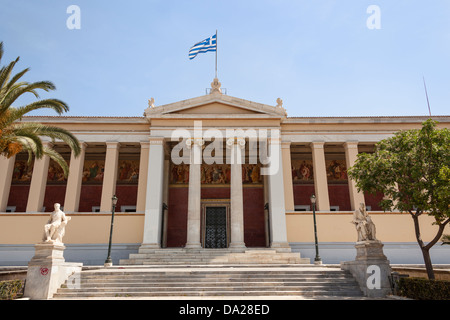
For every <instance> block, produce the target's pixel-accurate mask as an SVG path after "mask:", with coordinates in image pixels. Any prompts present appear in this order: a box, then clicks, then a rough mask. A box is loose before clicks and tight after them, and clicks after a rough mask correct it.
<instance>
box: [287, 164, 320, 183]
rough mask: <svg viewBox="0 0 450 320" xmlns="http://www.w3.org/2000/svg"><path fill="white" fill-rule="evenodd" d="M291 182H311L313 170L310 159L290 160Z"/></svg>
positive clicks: (312, 180)
mask: <svg viewBox="0 0 450 320" xmlns="http://www.w3.org/2000/svg"><path fill="white" fill-rule="evenodd" d="M291 166H292V182H293V183H297V184H300V183H313V182H314V171H313V163H312V160H292V161H291Z"/></svg>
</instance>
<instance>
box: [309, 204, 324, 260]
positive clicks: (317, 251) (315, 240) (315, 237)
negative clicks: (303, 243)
mask: <svg viewBox="0 0 450 320" xmlns="http://www.w3.org/2000/svg"><path fill="white" fill-rule="evenodd" d="M311 203H312V207H313V217H314V242H315V246H316V257H315V258H314V264H322V259H320V256H319V243H318V242H317V226H316V196H315V195H312V196H311Z"/></svg>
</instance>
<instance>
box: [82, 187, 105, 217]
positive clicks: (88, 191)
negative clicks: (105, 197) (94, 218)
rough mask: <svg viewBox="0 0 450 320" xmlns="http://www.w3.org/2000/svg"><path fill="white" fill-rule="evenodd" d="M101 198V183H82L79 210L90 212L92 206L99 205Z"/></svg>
mask: <svg viewBox="0 0 450 320" xmlns="http://www.w3.org/2000/svg"><path fill="white" fill-rule="evenodd" d="M101 198H102V186H101V185H82V186H81V194H80V205H79V207H78V211H79V212H92V207H94V206H97V207H98V206H100V201H101Z"/></svg>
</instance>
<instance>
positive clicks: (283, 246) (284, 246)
mask: <svg viewBox="0 0 450 320" xmlns="http://www.w3.org/2000/svg"><path fill="white" fill-rule="evenodd" d="M270 248H272V249H275V250H276V251H277V252H291V246H290V245H289V243H287V242H272V243H271V244H270Z"/></svg>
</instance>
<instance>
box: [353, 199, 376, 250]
mask: <svg viewBox="0 0 450 320" xmlns="http://www.w3.org/2000/svg"><path fill="white" fill-rule="evenodd" d="M352 223H353V224H355V226H356V231H357V232H358V242H360V241H368V240H375V241H376V240H377V239H376V238H375V224H374V223H373V221H372V219H371V218H370V216H369V215H368V213H367V211H366V206H365V205H364V203H360V205H359V209H356V210H355V212H354V213H353V221H352Z"/></svg>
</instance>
